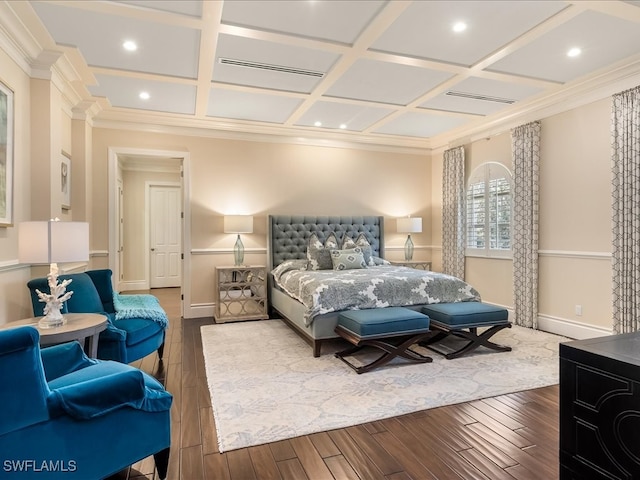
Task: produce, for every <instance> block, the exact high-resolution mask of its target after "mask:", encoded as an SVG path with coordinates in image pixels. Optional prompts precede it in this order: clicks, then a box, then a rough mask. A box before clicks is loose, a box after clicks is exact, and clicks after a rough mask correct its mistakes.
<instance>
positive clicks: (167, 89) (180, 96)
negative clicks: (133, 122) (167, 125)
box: [89, 75, 196, 115]
mask: <svg viewBox="0 0 640 480" xmlns="http://www.w3.org/2000/svg"><path fill="white" fill-rule="evenodd" d="M96 79H97V80H98V85H97V86H92V87H89V88H90V90H91V93H92V94H93V95H95V96H97V97H106V98H107V99H109V101H110V102H111V105H113V106H114V107H123V108H136V109H140V110H155V111H158V112H168V113H183V114H185V115H193V114H194V113H195V103H196V87H195V86H192V85H180V84H176V83H167V82H157V81H154V80H146V79H139V78H130V77H114V76H111V75H96ZM141 92H147V93H148V94H149V99H147V100H143V99H141V98H140V93H141Z"/></svg>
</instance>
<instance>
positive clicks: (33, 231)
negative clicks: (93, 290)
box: [18, 220, 89, 264]
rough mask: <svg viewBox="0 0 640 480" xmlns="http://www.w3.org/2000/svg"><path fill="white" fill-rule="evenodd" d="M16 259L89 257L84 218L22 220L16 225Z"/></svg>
mask: <svg viewBox="0 0 640 480" xmlns="http://www.w3.org/2000/svg"><path fill="white" fill-rule="evenodd" d="M18 257H19V261H20V263H42V264H46V263H58V262H60V263H64V262H82V261H88V260H89V224H88V223H86V222H57V221H53V220H50V221H48V222H22V223H20V224H19V225H18Z"/></svg>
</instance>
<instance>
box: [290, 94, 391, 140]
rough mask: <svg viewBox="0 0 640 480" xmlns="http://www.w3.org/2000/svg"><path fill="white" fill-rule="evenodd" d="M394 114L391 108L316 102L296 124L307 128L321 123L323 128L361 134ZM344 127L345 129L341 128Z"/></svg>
mask: <svg viewBox="0 0 640 480" xmlns="http://www.w3.org/2000/svg"><path fill="white" fill-rule="evenodd" d="M392 112H393V110H392V109H390V108H379V107H369V106H366V105H356V104H353V103H337V102H326V101H325V102H316V103H314V104H313V106H312V107H311V108H310V109H309V110H307V112H306V113H305V114H304V115H303V116H302V117H301V118H300V120H298V121H297V122H296V125H303V126H307V127H313V126H315V124H316V122H321V123H322V127H323V128H333V129H336V128H337V129H343V130H352V131H356V132H361V131H363V130H365V129H367V128H368V127H370V126H371V125H372V124H374V123H375V122H377V121H378V120H381V119H382V118H384V117H386V116H387V115H389V114H391V113H392ZM342 125H344V128H342V127H341V126H342Z"/></svg>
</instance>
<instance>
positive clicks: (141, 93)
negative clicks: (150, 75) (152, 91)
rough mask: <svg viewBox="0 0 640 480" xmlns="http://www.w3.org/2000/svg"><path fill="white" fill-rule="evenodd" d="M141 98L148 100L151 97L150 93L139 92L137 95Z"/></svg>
mask: <svg viewBox="0 0 640 480" xmlns="http://www.w3.org/2000/svg"><path fill="white" fill-rule="evenodd" d="M138 96H139V97H140V98H141V99H142V100H149V99H150V98H151V95H149V92H140V95H138Z"/></svg>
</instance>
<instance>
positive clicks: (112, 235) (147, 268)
mask: <svg viewBox="0 0 640 480" xmlns="http://www.w3.org/2000/svg"><path fill="white" fill-rule="evenodd" d="M188 172H189V154H188V153H187V152H175V151H160V150H147V149H133V148H116V147H112V148H109V268H111V269H112V270H113V272H114V277H113V278H114V289H116V290H117V291H127V290H147V289H150V288H161V287H164V286H168V285H170V286H172V287H179V288H180V291H181V295H180V297H181V299H182V302H183V305H182V307H181V310H182V315H183V316H186V315H189V314H190V311H191V309H190V301H189V298H190V295H191V288H190V281H189V280H190V271H191V264H190V256H189V255H184V252H185V251H187V252H188V251H190V248H191V247H190V245H191V240H190V226H189V211H190V205H189V202H188V198H189V188H190V186H189V177H188ZM156 187H157V190H156ZM152 188H153V190H152ZM152 191H153V192H154V193H152ZM162 197H164V198H162ZM152 198H153V200H152ZM165 201H166V202H171V203H170V204H169V203H166V205H165V207H163V208H165V210H164V213H160V212H159V211H156V209H155V207H152V205H153V204H156V206H157V205H158V204H162V203H163V202H165ZM152 216H153V218H154V220H153V221H152V220H151V217H152ZM158 224H160V225H161V226H162V233H161V231H159V230H158V229H154V228H151V225H158ZM152 242H153V243H152ZM152 245H153V246H152ZM151 248H154V249H155V250H154V251H151ZM161 260H162V262H161ZM165 260H166V262H165ZM152 267H153V274H152ZM156 280H157V281H156ZM185 302H186V303H185ZM186 318H189V317H186Z"/></svg>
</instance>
